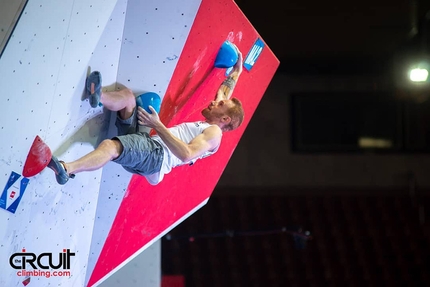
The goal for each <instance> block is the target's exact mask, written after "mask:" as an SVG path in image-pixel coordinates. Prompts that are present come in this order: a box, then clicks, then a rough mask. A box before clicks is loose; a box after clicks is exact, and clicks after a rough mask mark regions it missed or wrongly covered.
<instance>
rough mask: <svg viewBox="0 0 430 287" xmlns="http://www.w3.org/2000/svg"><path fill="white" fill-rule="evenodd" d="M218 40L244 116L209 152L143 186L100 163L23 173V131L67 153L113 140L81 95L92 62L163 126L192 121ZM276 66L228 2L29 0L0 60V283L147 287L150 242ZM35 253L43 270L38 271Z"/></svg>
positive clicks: (106, 120)
mask: <svg viewBox="0 0 430 287" xmlns="http://www.w3.org/2000/svg"><path fill="white" fill-rule="evenodd" d="M225 40H229V41H231V42H233V43H235V44H236V45H237V46H238V47H239V48H240V50H241V51H242V53H243V55H244V58H245V64H244V67H245V68H244V72H243V74H242V76H241V78H240V80H239V83H238V84H237V87H236V89H235V93H234V96H236V97H238V98H239V99H240V100H241V101H242V102H243V105H244V108H245V113H246V117H245V122H244V124H243V125H242V126H241V127H240V128H239V129H238V130H237V131H234V132H229V133H226V134H225V135H224V136H223V142H222V145H221V148H220V149H219V151H218V152H217V154H216V155H214V156H212V157H210V158H207V159H204V160H202V161H198V162H197V163H196V164H195V165H193V166H184V167H180V168H177V170H174V171H173V172H172V173H171V174H169V175H166V177H165V179H164V180H163V181H162V182H161V183H160V184H159V185H156V186H152V185H149V184H148V182H147V181H146V179H145V178H143V177H140V176H136V175H131V174H129V173H127V172H125V171H124V170H123V169H122V167H120V166H118V165H116V164H114V163H108V164H107V165H106V166H105V167H104V168H103V169H101V170H97V171H93V172H87V173H80V174H78V175H77V176H76V178H75V179H73V180H70V181H69V182H68V183H67V184H66V185H64V186H60V185H58V184H57V182H56V181H55V177H54V173H53V172H52V171H51V170H49V169H45V170H43V171H42V172H41V173H40V174H37V175H36V176H33V177H30V178H23V176H22V169H23V165H24V162H25V160H26V156H27V153H28V151H29V148H30V146H31V144H32V142H33V139H34V138H35V137H36V136H40V138H41V139H42V140H43V141H44V142H45V143H46V144H47V145H48V146H49V147H50V149H51V150H52V153H53V154H54V155H55V156H57V157H59V158H60V159H62V160H65V161H70V160H74V159H76V158H78V157H80V156H82V155H84V154H86V153H88V152H90V151H92V150H93V149H94V148H95V147H96V146H97V144H98V143H99V142H100V141H101V140H103V139H105V138H110V137H112V136H114V135H115V128H114V119H115V114H113V113H110V112H108V111H106V110H105V109H104V108H103V107H99V108H96V109H92V108H90V106H89V104H88V101H87V99H86V98H85V97H84V94H85V93H84V87H85V78H86V75H87V74H88V73H89V72H90V71H92V70H99V71H101V72H102V75H103V86H104V90H114V89H118V88H121V87H122V86H127V87H129V88H131V89H132V90H133V91H134V92H135V94H136V95H138V94H141V93H143V92H148V91H151V92H156V93H158V94H160V95H161V96H162V98H163V102H162V108H161V112H160V117H161V118H162V120H163V122H164V123H165V124H166V125H167V126H172V125H174V124H176V123H179V122H182V121H184V120H186V121H194V120H202V119H203V118H202V116H201V115H200V111H201V110H202V109H203V108H204V107H206V106H207V105H208V103H209V101H210V100H212V99H213V98H214V97H215V93H216V90H217V88H218V87H219V85H220V84H221V82H222V81H223V79H224V78H225V76H226V70H225V69H217V68H213V63H214V60H215V57H216V54H217V52H218V49H219V48H220V46H221V44H222V43H223V42H224V41H225ZM278 65H279V62H278V60H277V59H276V57H275V56H274V55H273V53H272V52H271V50H270V49H269V47H268V46H267V45H266V43H265V42H264V40H263V39H262V38H261V37H260V35H259V34H258V33H257V31H255V29H254V28H253V27H252V25H251V23H249V21H248V20H247V19H246V17H245V15H243V13H242V12H241V11H240V10H239V9H238V7H237V6H236V4H235V3H234V2H233V1H232V0H220V1H211V0H203V1H202V0H169V1H157V0H144V1H142V0H140V1H139V0H118V1H113V0H103V1H102V0H90V1H83V0H74V1H71V0H64V1H54V0H34V1H29V2H28V3H27V5H26V6H25V8H24V10H23V13H22V15H21V17H20V19H19V22H18V24H17V26H16V28H15V30H14V31H13V34H12V36H11V37H10V39H9V42H8V44H7V46H6V48H5V50H4V51H3V54H2V56H1V58H0V72H1V75H2V77H1V78H0V83H1V84H2V87H3V92H4V93H3V96H2V97H1V98H0V103H1V104H2V107H3V108H4V112H3V113H2V114H1V115H0V136H1V138H2V139H4V140H3V141H2V142H1V143H0V185H1V186H2V193H1V194H0V226H1V227H2V228H1V229H0V270H1V271H0V286H22V285H24V286H27V285H28V286H125V285H127V286H142V284H144V286H151V287H152V286H154V287H155V286H157V284H159V282H160V281H159V280H158V281H157V279H154V276H157V274H158V275H159V274H160V273H159V271H160V270H159V267H160V266H159V265H158V263H159V260H160V258H159V256H157V255H159V250H160V249H159V248H160V244H159V239H160V238H161V237H162V236H163V235H164V234H165V233H166V232H168V231H169V230H171V229H172V228H174V227H175V226H176V225H177V224H180V222H182V221H183V220H184V219H186V218H187V217H188V216H190V215H192V214H193V213H194V212H195V211H196V210H198V209H199V208H201V207H202V206H204V205H205V203H206V202H207V201H208V200H209V198H210V195H211V193H212V191H213V189H214V187H215V185H216V183H217V181H218V179H219V178H220V176H221V174H222V172H223V170H224V168H225V166H226V164H227V163H228V160H229V158H230V156H231V155H232V153H233V152H234V149H235V147H236V146H237V144H238V142H239V140H240V138H241V136H242V134H243V132H244V130H245V128H246V126H247V124H248V123H249V121H250V120H251V118H252V114H253V113H254V111H255V109H256V108H257V106H258V103H259V101H260V100H261V97H262V96H263V94H264V91H265V89H266V88H267V86H268V84H269V82H270V81H271V78H272V77H273V75H274V73H275V71H276V69H277V67H278ZM154 243H155V244H154ZM49 254H52V255H49ZM41 255H43V256H42V257H41V258H42V259H41V261H39V262H37V260H36V261H32V258H38V257H39V256H41ZM49 256H52V258H53V260H52V262H51V263H53V264H57V265H58V266H56V268H57V269H55V268H54V269H53V268H51V269H46V270H45V269H42V268H41V266H46V265H48V263H49ZM59 256H60V257H59ZM59 258H61V259H59ZM148 258H152V260H151V259H149V260H148ZM9 259H10V260H9ZM28 260H30V261H28ZM59 260H62V262H59ZM34 262H36V263H37V264H39V263H40V265H41V266H39V265H37V266H36V265H35V264H36V263H34ZM157 262H158V263H157ZM59 263H62V264H59ZM32 264H33V265H32ZM51 265H52V264H51ZM59 265H61V266H59ZM24 267H25V268H26V270H27V271H34V270H38V271H44V272H45V273H40V274H34V273H33V274H32V275H28V274H27V275H26V273H25V272H24V273H23V272H22V271H23V270H22V268H24ZM50 267H53V266H50ZM136 270H143V271H146V272H143V271H142V272H141V273H139V274H138V276H136ZM154 270H158V272H156V271H154ZM20 271H21V273H18V272H20ZM47 271H50V273H46V272H47ZM53 271H61V272H62V273H61V274H58V273H57V274H55V275H54V273H52V272H53ZM131 274H133V276H131ZM159 279H161V278H159Z"/></svg>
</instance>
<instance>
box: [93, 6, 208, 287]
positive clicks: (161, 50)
mask: <svg viewBox="0 0 430 287" xmlns="http://www.w3.org/2000/svg"><path fill="white" fill-rule="evenodd" d="M200 3H201V1H200V0H180V1H175V0H169V1H156V0H145V1H142V0H128V3H127V12H126V19H125V26H124V35H123V39H122V48H121V55H120V61H119V67H118V78H117V82H118V88H120V87H122V86H127V87H129V88H130V89H132V90H133V92H134V93H135V95H139V94H141V93H143V92H147V91H153V92H156V93H158V94H159V95H160V96H161V97H163V96H164V93H165V92H166V89H167V87H168V84H169V82H170V79H171V77H172V75H173V71H174V69H175V67H176V64H177V62H178V60H179V56H180V55H181V52H182V49H183V46H184V44H185V41H186V39H187V36H188V33H189V31H190V29H191V27H192V24H193V21H194V18H195V15H196V13H197V10H198V8H199V6H200ZM110 127H111V129H110V130H109V137H111V136H114V135H116V128H115V126H114V115H113V117H112V121H111V124H110ZM130 178H131V174H130V173H128V172H126V171H125V170H124V169H123V168H122V167H120V166H118V165H116V164H114V163H110V164H108V165H107V166H106V167H105V168H104V170H103V176H102V183H101V186H100V197H99V201H98V205H99V206H98V208H97V215H96V224H95V225H94V233H93V241H92V245H91V254H90V259H89V270H92V269H93V268H94V265H95V263H96V260H97V258H98V256H99V254H100V251H101V248H102V247H103V243H104V241H105V239H106V237H107V235H108V232H109V230H110V226H111V225H112V222H113V220H114V219H115V215H116V211H117V210H118V208H119V205H120V204H121V200H122V197H123V196H124V192H125V190H126V188H127V186H128V183H129V181H130ZM156 250H157V249H155V250H152V251H150V252H146V251H144V252H143V253H141V254H140V255H138V256H137V257H136V258H134V259H133V260H131V261H130V262H129V263H127V264H126V265H125V266H124V267H122V268H121V269H120V270H119V271H117V272H118V273H120V274H128V273H133V272H135V271H136V269H138V270H139V272H140V273H139V274H136V275H135V276H134V277H130V278H129V279H127V278H123V279H120V278H122V276H121V275H117V274H116V273H115V274H114V275H113V276H114V277H115V279H113V280H111V278H108V279H107V280H106V281H105V282H103V283H102V285H101V286H130V287H132V286H136V287H137V286H145V287H158V286H160V285H159V284H160V283H159V282H160V281H159V278H156V276H158V274H159V273H158V272H155V269H154V268H156V267H155V266H157V268H159V269H160V268H161V265H160V263H161V262H160V260H159V258H158V257H154V252H156ZM147 257H149V260H151V258H152V260H153V261H152V263H151V264H152V265H151V266H152V268H149V267H148V264H146V263H143V262H148V258H147ZM157 258H158V259H157ZM157 261H158V264H157ZM133 270H134V271H133ZM154 272H155V273H154ZM89 275H90V272H88V273H87V280H89V277H88V276H89ZM154 276H155V278H154ZM131 278H133V280H132V279H131ZM136 278H140V279H139V280H136ZM118 280H119V281H118ZM124 280H125V281H124ZM114 282H122V283H124V282H127V284H125V285H121V284H120V283H115V284H116V285H111V284H114ZM144 282H146V283H145V284H144ZM150 282H152V283H150Z"/></svg>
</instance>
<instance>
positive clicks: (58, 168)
mask: <svg viewBox="0 0 430 287" xmlns="http://www.w3.org/2000/svg"><path fill="white" fill-rule="evenodd" d="M48 167H49V168H50V169H52V170H53V171H54V172H55V178H56V179H57V182H58V183H59V184H61V185H64V184H66V182H68V181H69V178H75V175H74V174H68V173H67V170H66V168H65V166H64V162H63V161H61V160H58V159H57V158H56V157H55V156H52V158H51V161H50V162H49V164H48Z"/></svg>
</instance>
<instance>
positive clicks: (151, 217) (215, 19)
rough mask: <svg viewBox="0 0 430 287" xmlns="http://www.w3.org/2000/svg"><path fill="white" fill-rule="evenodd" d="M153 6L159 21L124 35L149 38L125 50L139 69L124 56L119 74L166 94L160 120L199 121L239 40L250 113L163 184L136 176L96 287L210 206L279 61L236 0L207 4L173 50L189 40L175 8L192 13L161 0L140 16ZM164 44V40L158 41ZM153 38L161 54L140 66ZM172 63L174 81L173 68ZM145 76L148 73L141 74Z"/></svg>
mask: <svg viewBox="0 0 430 287" xmlns="http://www.w3.org/2000/svg"><path fill="white" fill-rule="evenodd" d="M154 3H156V2H154ZM187 6H188V5H187ZM168 8H171V9H170V10H169V9H168ZM147 10H149V11H152V12H151V15H152V18H151V21H154V23H156V24H155V25H154V26H151V27H150V29H141V27H145V28H146V26H144V24H143V23H149V22H150V20H149V19H146V18H145V17H142V18H143V19H141V20H142V23H141V24H137V23H134V24H133V25H132V27H131V30H128V31H127V29H126V30H125V32H124V34H125V36H124V38H125V39H128V37H127V36H126V34H127V33H128V32H131V35H137V34H140V35H143V42H141V45H142V46H141V47H135V46H134V45H135V43H139V41H137V40H136V39H134V37H132V38H130V44H131V43H133V44H132V45H130V47H127V46H126V43H127V42H125V43H124V47H123V52H125V51H127V53H126V54H127V57H128V59H130V63H128V64H125V67H127V68H128V69H129V71H130V70H131V71H133V73H130V74H127V75H126V74H122V73H127V72H126V70H123V69H121V67H122V64H123V63H126V61H125V60H124V61H123V58H122V57H121V61H120V70H119V73H118V79H122V81H123V82H124V83H130V84H129V85H131V86H132V87H133V90H135V91H138V92H146V91H155V92H159V93H160V94H161V95H162V96H163V102H162V107H161V111H160V117H161V118H162V120H163V122H164V123H165V124H166V125H167V126H172V125H174V124H176V123H179V122H182V121H184V120H186V121H194V120H201V119H203V118H202V116H201V114H200V111H201V110H202V109H203V108H205V107H206V106H207V105H208V104H209V101H211V100H212V99H214V97H215V93H216V91H217V89H218V87H219V85H220V84H221V82H222V81H223V79H225V74H226V70H225V69H216V68H213V64H214V60H215V57H216V54H217V52H218V50H219V48H220V46H221V44H222V43H223V42H224V41H225V40H230V41H232V42H233V43H235V44H237V46H238V47H239V49H240V50H241V51H242V53H243V55H244V58H245V63H244V67H245V68H244V72H243V74H242V76H241V78H240V80H239V82H238V84H237V86H236V88H235V92H234V96H236V97H238V98H239V99H240V100H241V101H242V102H243V105H244V108H245V113H246V118H245V122H244V124H243V125H242V126H241V128H240V129H238V130H236V131H233V132H230V133H226V134H225V135H224V136H223V142H222V145H221V148H220V150H219V151H218V152H217V154H216V155H214V156H212V157H209V158H206V159H204V160H202V161H198V162H197V163H196V164H194V165H193V166H191V167H190V166H183V167H179V168H176V170H174V171H173V172H172V173H171V174H168V175H166V176H165V178H164V180H163V181H162V182H161V183H160V184H158V185H156V186H151V185H149V184H148V182H147V181H146V179H145V178H143V177H141V176H132V177H131V181H130V182H129V184H128V185H127V190H126V193H125V196H124V197H123V198H122V201H121V203H120V205H119V208H118V212H117V214H116V217H115V218H114V220H113V223H112V227H111V228H110V230H109V234H108V236H107V238H106V240H105V241H104V245H103V247H102V249H101V252H100V255H99V257H98V260H97V262H96V265H95V267H94V271H93V272H92V274H91V277H90V280H89V285H90V286H92V285H96V284H98V283H99V282H103V281H104V280H106V279H107V278H109V276H111V275H112V274H114V272H115V271H117V270H118V269H119V268H121V267H122V266H124V265H125V266H127V264H128V262H130V260H132V259H133V258H135V257H136V256H138V254H140V253H141V252H142V251H144V250H146V248H148V247H149V246H151V244H152V243H153V242H156V241H157V240H158V239H159V238H161V237H162V236H163V235H164V234H165V233H166V232H168V231H169V230H170V229H172V228H174V226H176V225H177V224H179V223H180V222H181V221H183V220H184V219H186V218H187V217H188V216H190V215H191V214H193V213H194V212H195V211H196V210H198V209H199V208H201V207H202V206H204V204H205V203H206V202H207V201H208V200H209V197H210V195H211V193H212V191H213V189H214V187H215V185H216V183H217V181H218V179H219V178H220V176H221V174H222V171H223V170H224V168H225V166H226V164H227V163H228V160H229V158H230V156H231V154H232V153H233V151H234V149H235V147H236V145H237V143H238V142H239V140H240V137H241V136H242V134H243V131H244V130H245V128H246V126H247V124H248V123H249V121H250V119H251V118H252V114H253V113H254V111H255V109H256V107H257V105H258V103H259V101H260V100H261V97H262V96H263V94H264V91H265V89H266V88H267V86H268V84H269V83H270V81H271V79H272V77H273V75H274V73H275V71H276V69H277V67H278V65H279V62H278V60H277V59H276V57H275V56H274V55H273V53H272V52H271V50H270V49H269V47H267V45H266V44H265V43H264V41H263V39H262V38H261V37H260V35H259V34H258V33H257V32H256V31H255V29H254V28H253V27H252V25H251V24H250V23H249V21H248V20H247V19H246V17H245V15H243V13H242V12H241V11H240V10H239V9H238V7H237V6H236V4H235V3H234V2H232V1H231V0H223V1H210V0H206V1H205V0H204V1H202V2H201V4H200V6H199V7H198V11H197V15H196V16H195V19H194V22H193V23H192V27H190V31H189V34H188V35H187V37H186V41H185V45H184V47H183V48H182V50H173V49H172V50H168V49H166V47H165V45H168V46H172V47H175V46H174V45H175V44H176V43H177V41H178V40H180V39H181V38H184V36H182V35H180V37H179V39H178V35H177V34H173V31H175V30H174V29H179V28H181V22H180V21H181V19H182V18H179V20H177V18H175V17H174V15H175V14H171V11H176V13H177V14H176V16H179V15H180V16H181V17H187V16H189V14H187V11H184V10H183V8H175V9H174V8H173V7H171V4H170V5H167V4H166V7H165V8H164V7H163V6H161V5H160V4H158V3H157V4H156V5H155V6H147V7H145V8H144V7H142V8H141V10H139V9H135V10H134V12H135V13H136V14H139V13H144V11H147ZM144 15H146V14H144ZM127 20H128V17H127ZM166 21H167V23H166ZM182 25H184V24H182ZM187 25H188V24H187ZM126 26H127V24H126ZM164 26H168V27H170V28H169V29H170V30H172V31H170V30H169V31H168V32H167V35H165V34H164V33H158V34H160V35H163V37H160V40H157V38H156V37H155V36H153V37H154V38H151V37H152V36H151V35H154V33H157V30H155V31H154V30H153V29H160V27H164ZM184 28H185V27H184ZM186 28H188V27H186ZM133 29H134V31H133ZM144 40H146V42H145V41H144ZM154 41H155V44H154ZM164 42H166V44H165V45H157V44H160V43H164ZM148 43H151V44H152V45H153V46H154V47H156V48H157V49H158V50H160V51H161V53H158V50H157V51H156V50H154V51H153V54H152V53H151V55H152V58H151V59H148V62H147V63H148V64H147V65H141V64H140V63H141V60H140V56H141V53H139V51H142V50H145V51H147V49H148V45H149V44H148ZM136 48H137V49H136ZM128 49H130V50H128ZM172 51H174V52H172ZM122 55H123V54H122ZM173 66H174V71H173V74H172V75H171V78H170V73H171V70H170V67H173ZM167 70H168V71H167ZM158 71H160V73H166V74H165V75H167V74H168V75H169V77H168V80H167V81H166V80H164V81H166V82H165V84H167V83H168V86H167V89H166V87H165V85H163V82H161V83H160V81H158V78H157V77H158V75H157V72H158ZM141 73H142V77H137V76H136V75H140V74H141ZM166 79H167V78H166Z"/></svg>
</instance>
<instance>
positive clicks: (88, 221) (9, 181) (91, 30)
mask: <svg viewBox="0 0 430 287" xmlns="http://www.w3.org/2000/svg"><path fill="white" fill-rule="evenodd" d="M116 2H117V1H116V0H115V1H113V0H89V1H87V0H85V1H84V0H73V1H71V0H64V1H49V0H32V1H29V2H28V3H27V5H26V7H25V9H24V10H23V13H22V15H21V17H20V20H19V22H18V23H17V25H16V27H15V30H14V32H13V34H12V36H11V38H10V40H9V42H8V45H7V46H6V48H5V49H4V51H3V54H2V56H1V58H0V74H1V75H2V76H1V77H0V83H1V85H2V87H3V94H2V97H0V104H1V106H2V108H3V112H2V113H1V114H0V137H1V138H2V141H1V142H0V186H1V190H0V192H1V197H0V207H2V208H1V209H0V226H1V228H0V270H1V271H0V286H23V284H24V283H26V284H28V286H60V285H61V286H84V282H85V275H86V273H87V264H88V258H89V254H90V242H91V238H92V233H93V231H92V230H93V227H94V217H95V213H96V209H97V201H98V191H99V186H100V181H101V172H102V171H97V172H93V173H88V174H82V176H80V177H79V180H73V181H71V182H70V183H69V184H68V185H67V186H60V185H58V184H57V182H56V181H55V177H54V173H53V172H52V171H51V170H44V171H42V173H40V174H38V175H36V176H34V177H31V178H29V179H23V177H22V176H21V174H22V169H23V164H24V162H25V160H26V156H27V153H28V151H29V148H30V145H31V143H32V142H33V139H34V138H35V136H36V135H39V136H40V137H41V138H42V139H43V140H44V141H45V143H46V144H48V145H49V147H50V148H51V150H52V153H53V154H54V155H56V156H58V157H60V158H61V159H64V160H70V159H72V158H76V157H78V156H81V155H83V154H85V153H86V152H88V151H91V150H93V148H94V146H95V145H96V144H97V143H98V142H99V141H100V139H101V136H102V134H103V130H106V131H107V127H108V122H107V120H108V119H107V118H106V117H105V115H104V114H103V110H102V109H101V108H100V109H90V106H89V104H88V102H87V101H86V100H83V91H84V82H85V76H86V74H87V70H88V66H89V63H90V62H91V63H95V61H98V62H99V63H98V65H97V66H101V65H103V66H102V67H101V68H103V69H104V75H105V80H106V81H107V82H108V83H109V82H111V83H115V81H116V74H117V69H118V61H119V54H120V47H121V40H122V32H123V31H122V26H123V22H124V17H125V16H124V15H123V14H122V12H123V11H121V13H120V14H119V15H118V16H119V18H118V17H115V18H111V16H112V15H113V14H112V13H113V11H114V9H115V7H116V5H117V4H116ZM123 4H124V1H123ZM124 7H125V6H124ZM113 22H116V23H117V24H119V25H120V26H119V27H120V29H117V27H115V25H113ZM105 27H106V28H108V27H111V28H109V29H110V32H108V31H106V29H105ZM102 38H103V39H102ZM117 39H119V40H117ZM99 40H100V42H99ZM105 45H106V46H105ZM99 46H102V47H103V48H104V50H102V49H100V48H98V47H99ZM96 50H98V51H99V52H101V53H102V55H101V54H99V55H96V54H95V51H96ZM106 55H109V57H108V58H107V57H106ZM96 58H98V59H101V60H97V59H96ZM101 61H104V63H103V64H102V62H101ZM111 65H113V66H111ZM13 180H15V181H14V182H13ZM27 180H28V182H27V184H25V183H26V181H27ZM17 203H19V204H17ZM23 249H25V253H26V254H27V255H26V257H25V258H28V259H31V258H32V257H31V256H33V255H31V254H34V256H39V255H40V254H43V253H52V256H54V257H53V258H54V260H53V263H55V264H57V263H58V254H63V249H69V250H70V252H72V253H74V255H73V256H71V258H70V266H69V267H70V269H64V268H61V269H59V270H58V271H62V272H63V271H65V272H69V271H70V274H68V273H64V274H62V275H58V276H54V274H53V273H46V271H55V270H44V269H43V270H42V269H40V268H39V269H38V270H39V271H44V273H41V274H39V275H38V276H28V275H27V274H26V273H25V272H23V270H22V269H14V268H12V266H11V264H10V262H9V258H11V256H12V255H13V254H15V253H23V251H22V250H23ZM16 260H18V261H16V262H14V264H18V265H20V264H22V263H23V258H22V257H21V256H19V257H17V258H16ZM47 260H48V257H44V258H43V259H42V261H41V263H42V264H46V263H47ZM25 268H26V270H27V271H32V270H33V267H32V266H31V265H29V264H28V263H27V264H26V265H25ZM18 272H20V273H18ZM48 277H49V278H48Z"/></svg>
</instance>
